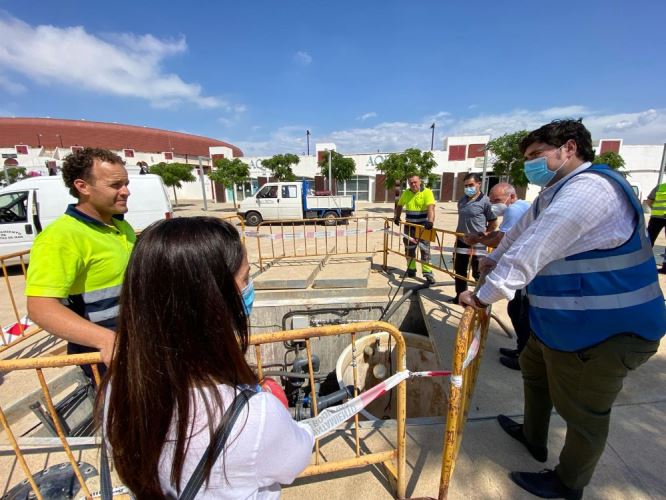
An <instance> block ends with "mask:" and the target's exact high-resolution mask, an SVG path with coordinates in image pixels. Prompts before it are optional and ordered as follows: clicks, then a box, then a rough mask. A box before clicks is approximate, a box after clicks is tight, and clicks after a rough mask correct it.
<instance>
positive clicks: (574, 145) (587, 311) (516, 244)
mask: <svg viewBox="0 0 666 500" xmlns="http://www.w3.org/2000/svg"><path fill="white" fill-rule="evenodd" d="M520 149H521V152H522V154H523V157H524V158H525V160H526V161H525V175H526V176H527V178H528V180H529V181H530V182H531V183H532V184H536V185H539V186H543V187H544V189H543V190H542V191H541V194H540V195H539V197H538V198H537V199H536V200H535V201H534V203H533V204H532V208H531V209H530V210H529V212H527V213H526V214H525V216H523V217H522V218H521V219H520V220H519V221H518V223H516V224H515V225H514V226H513V228H511V230H509V232H507V233H506V234H505V235H504V237H503V238H502V241H501V242H500V244H499V246H498V247H497V249H496V250H495V251H494V252H493V253H492V254H491V255H490V256H489V257H488V258H487V259H484V261H483V262H482V263H481V266H480V267H481V270H482V272H483V271H484V270H485V271H490V272H489V274H488V276H487V278H486V282H485V284H484V285H483V286H482V287H481V288H480V289H479V290H478V292H477V295H474V294H473V293H471V292H467V293H465V294H461V296H460V302H461V303H463V304H466V305H471V306H474V307H479V308H482V307H486V305H487V304H491V303H493V302H496V301H498V300H500V299H502V298H511V297H512V296H513V294H514V293H515V291H516V290H518V289H521V288H524V287H525V286H527V287H528V288H527V290H528V297H529V302H530V313H529V316H530V326H531V328H532V335H531V336H530V338H529V340H528V342H527V345H526V346H525V349H524V350H523V352H522V354H521V355H520V368H521V371H522V374H523V385H524V391H525V417H524V422H523V424H519V423H517V422H515V421H513V420H512V419H510V418H508V417H506V416H504V415H499V416H498V422H499V424H500V425H501V427H502V429H503V430H504V431H505V432H507V434H509V435H510V436H511V437H513V438H514V439H516V440H518V441H520V442H521V443H522V444H524V445H525V447H526V448H527V450H528V451H529V452H530V453H531V454H532V456H533V457H534V458H535V459H536V460H537V461H540V462H545V461H546V460H547V454H548V450H547V447H546V446H547V442H548V426H549V421H550V414H551V411H552V409H553V406H554V407H555V409H556V410H557V412H558V413H559V414H560V416H561V417H562V418H563V419H564V420H565V422H566V424H567V433H566V439H565V444H564V447H563V448H562V451H561V453H560V456H559V464H558V465H557V467H556V468H555V470H545V471H542V472H540V473H529V472H512V473H511V479H512V480H513V481H514V482H515V483H516V484H518V485H519V486H520V487H521V488H523V489H525V490H527V491H529V492H531V493H533V494H534V495H537V496H540V497H542V498H568V499H579V498H581V497H582V495H583V488H584V487H585V486H586V485H587V484H588V483H589V482H590V479H591V478H592V475H593V473H594V469H595V467H596V464H597V462H598V461H599V458H600V457H601V454H602V452H603V450H604V447H605V445H606V438H607V436H608V428H609V423H610V414H611V408H612V405H613V402H614V401H615V398H616V397H617V395H618V393H619V392H620V390H621V389H622V382H623V379H624V377H625V376H626V374H627V372H628V370H633V369H635V368H637V367H638V366H640V365H641V364H643V363H644V362H645V361H647V360H648V359H649V358H650V357H651V356H652V355H653V354H654V353H655V352H656V351H657V349H658V347H659V340H660V339H661V337H662V336H663V335H664V331H666V307H665V306H664V298H663V295H662V293H661V289H660V287H659V282H658V279H657V271H656V264H655V261H654V256H653V254H652V248H651V245H650V241H649V240H648V239H647V236H646V230H645V220H644V218H643V210H642V207H641V206H640V203H639V202H638V199H636V196H635V195H634V193H633V191H632V189H631V187H630V186H629V185H628V184H627V182H626V181H625V180H624V178H623V177H622V176H621V175H619V174H618V173H617V172H615V171H613V170H612V169H610V168H609V167H608V166H605V165H592V164H591V161H592V160H593V159H594V151H593V149H592V139H591V136H590V133H589V132H588V130H587V129H586V128H585V127H584V126H583V124H582V123H580V121H575V120H562V121H559V120H558V121H554V122H552V123H549V124H548V125H544V126H543V127H541V128H539V129H537V130H534V131H533V132H531V133H530V134H528V136H527V137H526V138H525V139H524V140H523V141H522V142H521V145H520Z"/></svg>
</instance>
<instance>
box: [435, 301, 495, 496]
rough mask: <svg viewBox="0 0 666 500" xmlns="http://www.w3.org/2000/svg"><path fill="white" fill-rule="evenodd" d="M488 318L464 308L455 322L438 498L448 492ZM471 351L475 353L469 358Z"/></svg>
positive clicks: (472, 391) (470, 308)
mask: <svg viewBox="0 0 666 500" xmlns="http://www.w3.org/2000/svg"><path fill="white" fill-rule="evenodd" d="M489 321H490V314H489V313H488V312H487V311H481V310H477V309H474V308H473V307H466V308H465V311H464V312H463V315H462V318H461V319H460V324H459V325H458V331H457V334H456V345H455V350H454V354H453V366H452V369H451V383H450V386H449V387H450V389H449V408H448V412H447V416H446V429H445V431H444V447H443V450H442V472H441V477H440V485H439V496H438V498H439V500H444V499H445V498H447V496H448V493H449V487H450V485H451V478H452V477H453V471H454V468H455V464H456V459H457V458H458V452H459V451H460V444H461V442H462V437H463V431H464V429H465V422H466V421H467V413H468V411H469V404H470V400H471V399H472V394H473V393H474V387H475V385H476V377H477V375H478V373H479V368H480V366H481V357H482V355H483V351H484V348H485V345H486V337H487V335H488V325H489ZM475 343H476V345H475ZM475 350H476V352H475V353H474V351H475ZM473 353H474V354H475V356H474V357H473V358H471V354H473ZM470 358H471V359H470Z"/></svg>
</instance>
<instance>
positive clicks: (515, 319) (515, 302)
mask: <svg viewBox="0 0 666 500" xmlns="http://www.w3.org/2000/svg"><path fill="white" fill-rule="evenodd" d="M529 306H530V303H529V301H528V300H527V291H526V290H524V289H523V290H516V295H515V296H514V297H513V298H512V299H511V300H510V301H509V303H508V304H507V306H506V312H507V313H508V314H509V318H510V319H511V324H512V325H513V329H514V331H515V332H516V349H517V350H518V354H520V353H521V352H523V349H524V348H525V344H527V340H528V339H529V338H530V332H531V330H530V310H529Z"/></svg>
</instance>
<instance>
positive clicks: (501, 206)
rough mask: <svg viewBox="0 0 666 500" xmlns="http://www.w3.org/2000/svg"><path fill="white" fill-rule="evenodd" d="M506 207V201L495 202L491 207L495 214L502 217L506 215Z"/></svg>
mask: <svg viewBox="0 0 666 500" xmlns="http://www.w3.org/2000/svg"><path fill="white" fill-rule="evenodd" d="M506 208H507V207H506V203H493V204H492V205H491V206H490V209H491V210H492V211H493V213H494V214H495V215H497V217H501V216H502V215H504V212H505V211H506Z"/></svg>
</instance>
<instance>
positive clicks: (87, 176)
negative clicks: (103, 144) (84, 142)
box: [62, 148, 124, 198]
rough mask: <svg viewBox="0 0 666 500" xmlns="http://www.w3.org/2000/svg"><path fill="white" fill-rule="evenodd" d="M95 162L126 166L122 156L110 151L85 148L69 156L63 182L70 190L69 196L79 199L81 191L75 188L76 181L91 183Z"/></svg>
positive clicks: (63, 167) (63, 172)
mask: <svg viewBox="0 0 666 500" xmlns="http://www.w3.org/2000/svg"><path fill="white" fill-rule="evenodd" d="M95 160H99V161H106V162H109V163H117V164H118V165H124V163H123V160H122V159H121V158H120V156H118V155H117V154H115V153H112V152H111V151H109V150H108V149H101V148H83V149H79V150H77V151H74V152H73V153H72V154H69V155H67V156H66V157H65V161H64V162H63V164H62V180H63V181H65V186H67V187H68V188H69V194H71V195H72V196H73V197H74V198H78V197H79V190H78V189H76V186H74V181H75V180H76V179H83V180H85V181H90V180H91V179H92V175H91V171H92V168H93V165H94V164H95Z"/></svg>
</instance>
